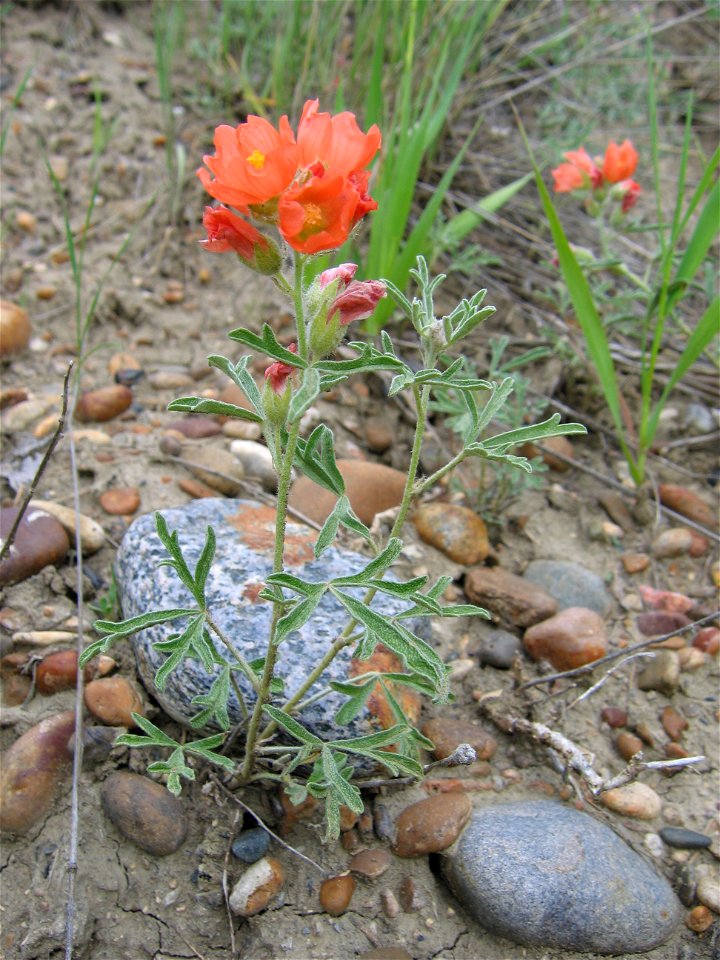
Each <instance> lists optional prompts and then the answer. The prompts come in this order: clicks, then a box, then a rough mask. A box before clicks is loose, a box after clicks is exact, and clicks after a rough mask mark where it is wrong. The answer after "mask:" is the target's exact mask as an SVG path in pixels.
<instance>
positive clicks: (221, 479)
mask: <svg viewBox="0 0 720 960" xmlns="http://www.w3.org/2000/svg"><path fill="white" fill-rule="evenodd" d="M187 467H188V469H190V470H192V472H193V473H194V474H195V476H196V477H197V479H198V480H200V482H201V483H204V484H206V485H207V486H208V487H212V489H213V490H215V491H216V494H215V495H216V496H217V494H218V493H221V494H223V496H226V497H236V496H237V495H238V494H239V493H240V490H241V489H242V479H243V477H244V476H245V470H244V469H243V465H242V464H241V463H240V462H239V461H238V460H236V459H235V457H234V456H233V455H232V454H231V453H229V451H227V450H222V449H220V448H216V447H194V448H193V450H192V453H191V454H189V455H188V463H187Z"/></svg>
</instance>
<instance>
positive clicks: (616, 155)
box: [602, 140, 638, 183]
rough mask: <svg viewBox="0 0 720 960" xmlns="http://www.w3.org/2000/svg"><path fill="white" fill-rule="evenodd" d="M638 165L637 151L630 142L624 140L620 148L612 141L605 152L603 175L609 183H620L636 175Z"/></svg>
mask: <svg viewBox="0 0 720 960" xmlns="http://www.w3.org/2000/svg"><path fill="white" fill-rule="evenodd" d="M637 163H638V153H637V150H636V149H635V147H634V146H633V145H632V143H631V142H630V141H629V140H624V141H623V143H621V144H620V145H619V146H618V144H617V143H615V142H614V141H613V140H611V141H610V143H609V144H608V148H607V150H606V151H605V159H604V160H603V165H602V175H603V177H604V178H605V179H606V180H607V181H608V182H609V183H619V182H620V181H621V180H627V179H628V177H631V176H632V175H633V174H634V173H635V168H636V167H637Z"/></svg>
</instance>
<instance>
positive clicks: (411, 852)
mask: <svg viewBox="0 0 720 960" xmlns="http://www.w3.org/2000/svg"><path fill="white" fill-rule="evenodd" d="M471 813H472V803H471V801H470V798H469V797H468V796H466V795H465V794H463V793H452V794H445V795H442V794H438V795H437V796H434V797H428V799H427V800H420V801H419V802H418V803H413V804H412V805H411V806H409V807H406V808H405V810H403V811H402V813H401V814H400V815H399V816H398V817H397V819H396V820H395V826H396V829H397V833H396V836H395V842H394V844H393V849H394V851H395V853H397V855H398V856H399V857H420V856H423V855H424V854H426V853H439V852H440V851H441V850H446V849H447V848H448V847H449V846H450V845H451V844H452V843H454V842H455V840H457V838H458V836H459V835H460V831H461V830H462V828H463V827H464V826H465V824H466V823H467V822H468V820H469V819H470V815H471Z"/></svg>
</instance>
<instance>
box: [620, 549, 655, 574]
mask: <svg viewBox="0 0 720 960" xmlns="http://www.w3.org/2000/svg"><path fill="white" fill-rule="evenodd" d="M621 559H622V564H623V567H625V572H626V573H642V572H643V570H647V568H648V566H649V564H650V557H649V556H648V555H647V554H646V553H624V554H623V555H622V558H621Z"/></svg>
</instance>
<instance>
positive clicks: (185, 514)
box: [115, 499, 413, 740]
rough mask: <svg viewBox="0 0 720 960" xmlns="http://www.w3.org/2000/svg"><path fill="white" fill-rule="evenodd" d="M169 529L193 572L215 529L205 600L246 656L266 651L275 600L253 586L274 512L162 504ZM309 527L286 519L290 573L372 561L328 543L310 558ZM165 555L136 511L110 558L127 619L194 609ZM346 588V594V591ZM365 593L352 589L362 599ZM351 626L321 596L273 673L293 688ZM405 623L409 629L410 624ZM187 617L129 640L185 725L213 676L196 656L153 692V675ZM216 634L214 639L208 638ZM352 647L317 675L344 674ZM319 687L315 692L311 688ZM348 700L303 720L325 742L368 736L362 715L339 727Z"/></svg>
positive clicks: (235, 708) (209, 503)
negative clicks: (160, 645) (165, 643)
mask: <svg viewBox="0 0 720 960" xmlns="http://www.w3.org/2000/svg"><path fill="white" fill-rule="evenodd" d="M162 514H163V516H164V518H165V520H166V522H167V525H168V529H169V530H170V531H171V532H172V531H173V530H177V532H178V537H179V542H180V545H181V547H182V550H183V553H184V556H185V559H186V561H187V562H188V566H189V567H190V569H191V570H192V569H194V565H195V563H196V561H197V559H198V557H199V556H200V552H201V550H202V547H203V544H204V542H205V533H206V529H207V527H208V525H210V526H212V527H213V528H214V530H215V534H216V537H217V549H216V553H215V560H214V563H213V566H212V569H211V572H210V576H209V578H208V586H207V597H208V606H209V609H210V610H211V613H212V616H213V618H214V619H215V621H216V622H217V624H218V626H219V627H220V629H221V630H222V631H223V632H224V633H225V634H226V635H227V636H228V638H229V639H230V640H231V641H232V643H233V644H234V645H235V646H236V648H237V649H238V650H239V651H240V652H241V653H242V655H243V656H244V657H245V659H246V660H248V661H251V660H253V659H255V658H258V657H262V656H264V655H265V652H266V645H267V638H268V636H269V630H270V620H271V615H272V605H271V604H270V603H269V602H266V601H263V600H259V599H258V596H257V594H258V592H259V590H260V589H261V588H262V586H263V583H264V580H265V578H266V577H267V576H269V574H270V573H271V571H272V555H273V545H274V524H275V511H274V510H273V509H271V508H270V507H266V506H263V505H262V504H259V503H254V502H252V501H247V500H225V499H217V500H216V499H204V500H196V501H193V502H191V503H189V504H187V505H186V506H183V507H179V508H176V509H173V510H164V511H162ZM315 536H316V535H315V534H314V531H312V530H311V529H310V528H309V527H306V526H303V525H300V524H295V523H290V524H288V528H287V538H286V551H285V563H286V569H287V570H288V571H289V572H291V573H293V574H295V575H296V576H298V577H302V578H303V579H305V580H310V581H316V582H321V581H325V580H328V579H331V578H332V577H339V576H348V575H350V574H355V573H358V572H359V571H360V570H361V569H362V568H363V567H364V566H366V565H367V563H368V562H369V558H368V557H364V556H362V555H361V554H358V553H354V552H352V551H349V550H340V549H337V548H335V547H330V548H329V549H328V550H326V552H325V553H324V554H323V555H322V556H321V558H320V559H319V560H315V559H314V558H313V543H314V540H315ZM166 559H167V553H166V551H165V548H164V547H163V545H162V543H161V542H160V540H159V538H158V536H157V534H156V532H155V515H154V514H147V515H146V516H142V517H139V518H138V519H137V520H135V522H134V523H133V524H132V525H131V526H130V527H129V528H128V530H127V532H126V534H125V536H124V538H123V541H122V544H121V546H120V550H119V552H118V556H117V561H116V571H115V572H116V578H117V582H118V588H119V593H120V599H121V604H122V610H123V615H124V616H125V617H134V616H137V615H139V614H141V613H145V612H147V611H149V610H154V609H170V608H173V607H192V606H194V603H193V601H192V599H191V596H190V594H189V592H188V591H187V589H186V588H185V587H184V586H183V584H182V583H181V582H180V580H179V579H178V577H177V575H176V573H175V571H174V570H173V569H172V568H171V567H168V566H159V564H160V563H161V562H162V561H163V560H166ZM348 592H351V591H348ZM362 593H363V591H354V594H355V596H362ZM406 608H407V604H405V603H402V602H401V601H398V600H395V599H394V598H390V597H387V596H384V595H382V594H378V595H377V596H376V598H375V600H374V601H373V609H376V610H378V611H379V612H380V613H382V614H383V615H385V616H394V615H395V614H397V613H399V612H400V611H401V610H403V609H406ZM346 623H347V614H346V613H345V611H344V608H343V607H342V606H341V605H340V603H339V602H338V601H337V600H336V599H335V598H334V597H332V596H331V595H329V594H326V595H325V596H324V597H323V599H322V601H321V603H320V605H319V606H318V608H317V609H316V610H315V612H314V614H313V616H312V617H311V618H310V620H308V622H307V623H305V625H304V626H303V627H302V628H301V629H300V631H298V632H296V633H292V634H290V635H289V636H288V637H287V638H286V639H285V640H283V642H282V644H281V645H280V648H279V656H278V667H277V673H278V675H279V676H280V677H282V679H283V680H284V681H285V692H286V694H287V695H290V694H292V693H294V692H295V691H296V690H297V689H298V687H299V686H300V685H301V683H302V682H303V681H304V680H305V678H306V677H307V675H308V674H309V673H310V672H311V670H312V668H313V667H314V666H315V664H316V663H317V662H318V661H319V660H320V658H321V657H322V656H323V654H324V653H325V652H326V651H327V649H328V647H329V646H330V645H331V644H332V642H333V641H334V640H335V638H336V637H337V636H338V634H339V633H340V632H341V631H342V630H343V628H344V627H345V625H346ZM406 623H407V624H408V626H411V627H412V626H413V624H412V623H411V622H408V621H406ZM182 624H183V621H174V622H172V623H165V624H160V625H158V626H154V627H150V628H148V629H146V630H143V631H142V632H141V633H138V634H136V635H135V636H134V637H133V638H132V643H133V647H134V650H135V655H136V659H137V665H138V671H139V673H140V676H141V678H142V680H143V682H144V684H145V686H146V687H147V688H148V690H149V691H150V692H151V693H152V695H153V696H154V697H155V699H157V700H158V702H159V703H160V704H161V706H162V707H163V709H164V710H165V711H166V712H167V713H168V714H169V715H170V716H171V717H173V718H174V719H176V720H177V721H179V722H180V723H182V724H184V725H186V726H187V725H189V720H190V718H191V717H192V716H193V715H195V714H197V713H198V712H199V710H200V709H201V708H200V707H198V706H191V705H190V701H191V700H192V698H193V697H195V696H198V695H202V694H207V693H208V691H209V690H210V687H211V684H212V681H213V679H214V677H215V676H217V673H218V672H219V668H217V669H216V671H215V673H214V674H212V675H208V674H207V673H206V672H205V670H204V668H203V666H202V664H201V663H200V662H199V661H198V660H194V659H186V660H185V662H184V664H183V665H182V666H181V667H180V668H178V669H176V670H175V671H174V672H173V673H171V674H170V676H169V677H168V680H167V684H166V686H165V688H164V690H163V691H158V690H157V689H156V688H155V685H154V682H153V678H154V676H155V673H156V671H157V669H158V668H159V667H160V666H161V665H162V663H163V662H164V661H165V659H166V657H167V654H165V653H162V652H159V651H157V650H156V649H155V648H154V646H153V644H155V643H157V642H158V641H161V640H166V639H167V638H168V637H169V636H171V635H172V634H174V633H178V632H179V628H180V626H181V625H182ZM214 639H215V638H214ZM215 646H216V648H217V650H218V652H219V653H220V654H221V655H222V656H223V657H224V658H225V659H226V660H227V661H228V662H229V663H234V662H235V661H234V660H233V658H232V656H231V654H230V653H229V652H228V651H227V650H226V648H224V647H223V645H222V644H221V643H219V642H218V641H217V640H216V639H215ZM352 651H353V647H346V648H345V649H344V650H343V651H341V653H340V654H339V655H338V657H337V658H336V659H335V660H334V661H333V663H332V664H331V666H330V668H329V669H328V670H327V671H326V673H325V674H324V676H323V683H324V684H327V682H328V680H329V679H332V680H347V679H348V667H349V664H350V660H351V657H352ZM235 676H236V678H237V681H238V684H239V686H240V688H241V690H242V693H243V696H244V698H245V700H246V703H247V704H248V705H249V706H252V704H253V703H254V700H255V696H254V693H253V691H252V688H251V686H250V684H249V682H248V681H247V679H246V678H245V677H244V676H243V675H242V673H239V672H237V673H236V674H235ZM317 689H318V687H317V686H316V687H315V688H314V689H313V690H312V691H311V692H312V693H315V692H317ZM345 701H346V698H345V697H343V696H342V695H341V694H338V693H330V694H329V695H328V696H327V697H325V698H324V699H323V700H322V701H319V702H318V703H315V704H313V705H311V706H310V707H308V708H307V709H306V710H305V711H303V713H302V715H301V719H302V720H303V722H304V723H305V725H306V726H307V727H308V728H309V729H310V730H312V732H313V733H315V734H316V735H317V736H319V737H321V738H322V739H324V740H329V739H337V738H340V737H347V736H360V735H362V734H365V733H369V732H370V730H371V728H370V725H369V722H368V714H367V713H365V714H361V715H360V717H359V718H358V719H357V720H356V721H354V722H353V724H352V725H351V726H348V727H342V728H340V727H338V726H337V725H336V724H335V723H334V720H333V717H334V715H335V713H336V712H337V710H338V709H339V707H340V706H342V704H343V703H344V702H345ZM229 715H230V719H231V721H232V722H233V723H236V722H238V721H239V720H241V719H242V713H241V710H240V706H239V704H238V700H237V697H236V696H235V693H234V692H231V696H230V703H229Z"/></svg>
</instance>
